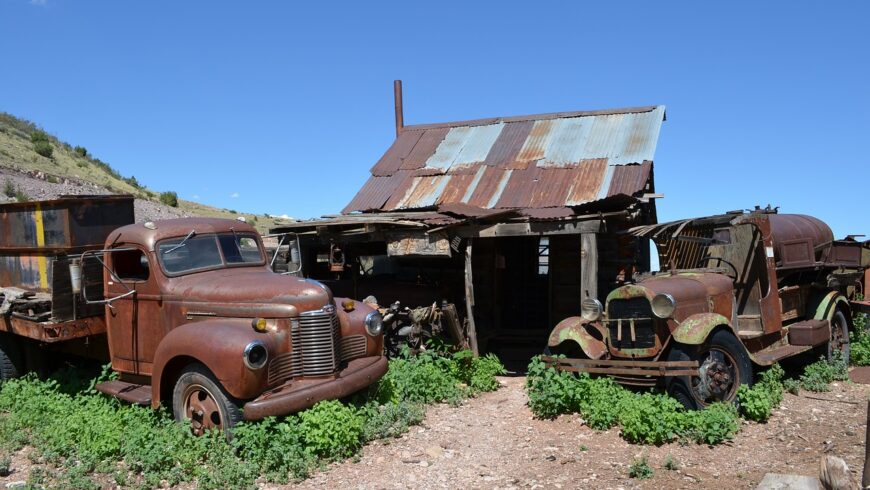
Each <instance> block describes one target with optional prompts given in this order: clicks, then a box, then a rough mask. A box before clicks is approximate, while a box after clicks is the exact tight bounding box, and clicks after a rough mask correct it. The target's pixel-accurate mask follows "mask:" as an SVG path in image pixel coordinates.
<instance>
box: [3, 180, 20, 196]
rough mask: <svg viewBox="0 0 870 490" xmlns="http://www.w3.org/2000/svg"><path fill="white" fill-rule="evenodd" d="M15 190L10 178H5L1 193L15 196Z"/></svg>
mask: <svg viewBox="0 0 870 490" xmlns="http://www.w3.org/2000/svg"><path fill="white" fill-rule="evenodd" d="M15 192H17V191H16V189H15V184H13V183H12V180H10V179H6V182H5V183H4V184H3V194H5V195H6V197H15Z"/></svg>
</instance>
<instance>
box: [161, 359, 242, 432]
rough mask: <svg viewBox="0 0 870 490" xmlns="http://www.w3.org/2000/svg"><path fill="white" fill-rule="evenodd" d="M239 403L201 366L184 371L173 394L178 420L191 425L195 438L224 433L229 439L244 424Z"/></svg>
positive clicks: (190, 366) (191, 366) (173, 412)
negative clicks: (207, 434)
mask: <svg viewBox="0 0 870 490" xmlns="http://www.w3.org/2000/svg"><path fill="white" fill-rule="evenodd" d="M239 406H240V403H239V401H238V400H236V399H235V398H233V397H232V396H231V395H230V394H229V393H227V392H226V390H224V387H223V386H221V384H220V382H219V381H218V380H217V378H215V376H214V374H212V373H211V371H209V370H208V368H206V367H205V366H203V365H202V364H198V363H195V364H191V365H189V366H187V367H186V368H184V370H183V371H182V372H181V375H180V376H179V377H178V380H177V381H176V382H175V388H174V389H173V390H172V414H173V415H174V416H175V420H177V421H178V422H180V423H182V424H188V425H190V431H191V433H193V434H194V435H197V436H199V435H203V434H204V433H205V431H206V430H211V429H217V430H222V431H224V432H225V433H227V435H229V434H230V432H231V431H232V428H233V426H235V425H236V424H237V423H239V422H240V421H241V420H242V411H241V409H240V408H239Z"/></svg>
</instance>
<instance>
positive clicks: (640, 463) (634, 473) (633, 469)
mask: <svg viewBox="0 0 870 490" xmlns="http://www.w3.org/2000/svg"><path fill="white" fill-rule="evenodd" d="M653 475H655V471H654V470H653V469H652V468H651V467H650V465H649V464H648V463H647V462H646V456H641V457H640V458H637V459H635V460H634V461H632V462H631V466H629V467H628V476H630V477H632V478H637V479H638V480H646V479H647V478H652V477H653Z"/></svg>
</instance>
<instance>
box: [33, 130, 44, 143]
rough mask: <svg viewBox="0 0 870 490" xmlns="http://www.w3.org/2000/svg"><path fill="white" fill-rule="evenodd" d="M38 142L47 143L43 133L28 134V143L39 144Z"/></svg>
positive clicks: (37, 131) (39, 131)
mask: <svg viewBox="0 0 870 490" xmlns="http://www.w3.org/2000/svg"><path fill="white" fill-rule="evenodd" d="M40 141H44V142H46V143H48V134H46V132H45V131H41V130H36V131H33V132H32V133H30V142H31V143H34V144H36V143H39V142H40Z"/></svg>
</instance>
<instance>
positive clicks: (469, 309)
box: [465, 238, 480, 357]
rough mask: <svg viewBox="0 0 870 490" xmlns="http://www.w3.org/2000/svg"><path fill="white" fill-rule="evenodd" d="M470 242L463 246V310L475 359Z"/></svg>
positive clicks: (475, 344)
mask: <svg viewBox="0 0 870 490" xmlns="http://www.w3.org/2000/svg"><path fill="white" fill-rule="evenodd" d="M471 241H472V239H471V238H469V239H468V243H467V244H466V245H465V309H466V318H467V321H468V343H469V344H471V352H473V353H474V356H475V357H477V356H479V355H480V351H479V350H478V347H477V329H476V328H475V326H474V282H473V278H472V274H471Z"/></svg>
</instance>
